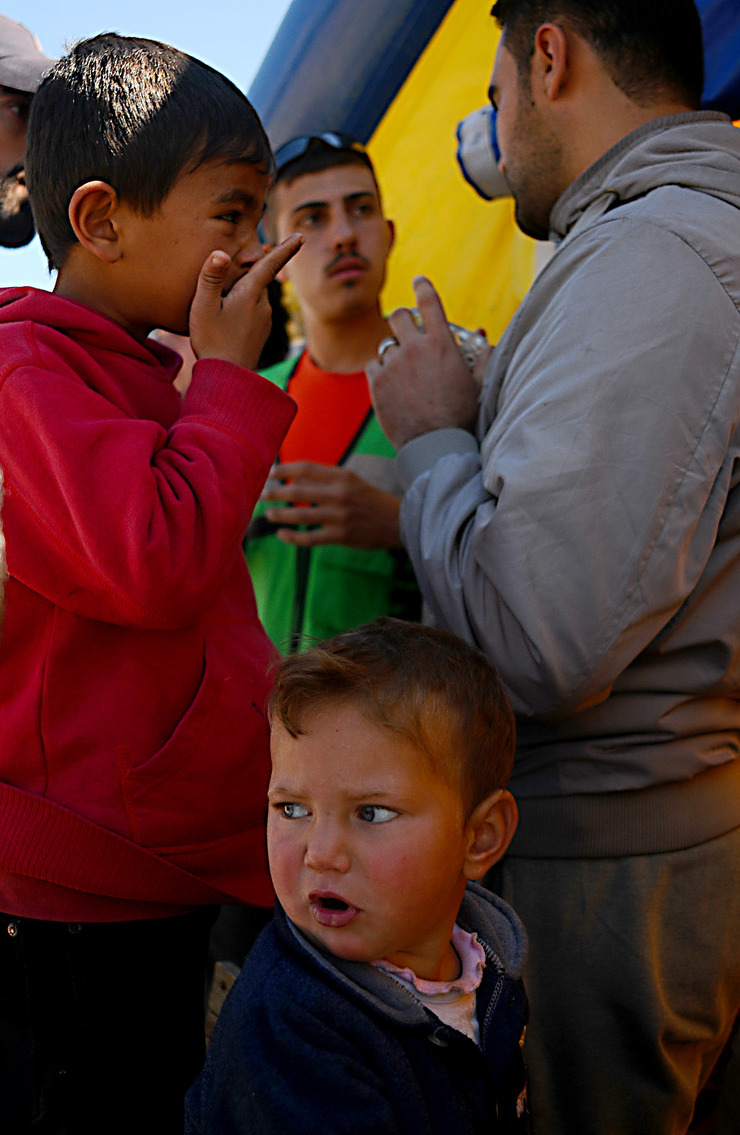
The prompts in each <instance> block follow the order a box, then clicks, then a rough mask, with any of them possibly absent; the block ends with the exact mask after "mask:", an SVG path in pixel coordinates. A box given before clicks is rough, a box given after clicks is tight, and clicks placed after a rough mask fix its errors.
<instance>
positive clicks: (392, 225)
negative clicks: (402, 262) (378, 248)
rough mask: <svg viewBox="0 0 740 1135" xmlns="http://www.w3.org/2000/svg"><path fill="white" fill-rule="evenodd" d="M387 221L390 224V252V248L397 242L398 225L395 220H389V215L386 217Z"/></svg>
mask: <svg viewBox="0 0 740 1135" xmlns="http://www.w3.org/2000/svg"><path fill="white" fill-rule="evenodd" d="M385 223H386V224H387V226H388V236H389V237H390V242H389V244H388V252H390V250H391V249H392V248H393V245H394V244H395V243H396V225H395V222H394V221H389V220H388V218H387V217H386V219H385Z"/></svg>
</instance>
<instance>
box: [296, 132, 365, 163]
mask: <svg viewBox="0 0 740 1135" xmlns="http://www.w3.org/2000/svg"><path fill="white" fill-rule="evenodd" d="M312 142H323V143H324V144H325V145H326V146H331V148H332V149H333V150H355V151H356V152H357V153H358V154H364V153H365V152H366V151H365V147H364V146H363V145H362V143H361V142H357V141H356V140H355V139H354V138H351V137H350V136H349V134H340V133H339V132H338V131H336V130H326V131H324V133H323V134H303V135H302V136H301V137H300V138H292V139H291V140H290V142H285V143H284V144H283V145H282V146H278V148H277V150H276V151H275V167H276V170H277V172H278V173H280V170H281V169H282V168H283V167H284V166H287V164H288V162H294V161H295V159H296V158H302V157H303V155H304V154H305V152H306V150H307V149H308V147H309V146H310V145H311V143H312Z"/></svg>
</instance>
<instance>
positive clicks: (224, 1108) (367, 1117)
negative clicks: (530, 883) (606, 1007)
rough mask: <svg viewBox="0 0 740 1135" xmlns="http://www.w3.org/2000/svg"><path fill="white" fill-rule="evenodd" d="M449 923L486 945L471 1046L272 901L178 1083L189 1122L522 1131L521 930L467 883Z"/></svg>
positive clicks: (276, 1131) (231, 1130)
mask: <svg viewBox="0 0 740 1135" xmlns="http://www.w3.org/2000/svg"><path fill="white" fill-rule="evenodd" d="M458 922H459V924H460V925H461V926H462V927H463V928H464V929H466V930H469V931H473V930H474V931H475V932H476V933H477V935H478V937H479V939H480V941H481V943H482V944H483V946H484V949H485V951H486V956H487V964H486V968H485V972H484V977H483V981H482V983H481V985H480V987H479V989H478V995H477V999H478V1020H479V1023H480V1039H481V1047H480V1048H479V1047H478V1046H477V1045H476V1044H474V1042H473V1041H472V1040H470V1039H469V1038H468V1037H466V1036H464V1035H463V1034H462V1033H460V1032H457V1031H456V1030H455V1029H452V1028H449V1027H447V1026H446V1025H444V1024H442V1022H441V1021H440V1020H439V1018H437V1017H435V1016H434V1014H432V1013H430V1012H429V1011H428V1010H427V1009H425V1008H424V1006H423V1005H422V1004H421V1002H420V1001H418V1000H417V999H416V998H415V997H413V996H412V995H411V994H410V993H408V992H407V991H406V990H405V989H404V988H403V987H402V986H401V985H399V983H398V982H396V981H394V980H393V978H391V977H389V976H388V975H387V974H385V973H382V972H380V971H379V970H377V969H375V968H374V967H373V966H371V965H369V964H367V963H363V962H347V961H343V960H342V959H340V958H335V957H334V956H333V955H328V954H324V953H323V952H321V951H319V950H318V949H316V948H315V947H314V946H313V945H312V944H311V943H310V942H308V941H307V940H306V939H305V938H304V937H303V935H301V934H300V932H299V931H298V930H297V929H296V928H295V926H294V925H293V924H292V923H291V922H290V920H289V919H288V918H287V917H286V916H285V914H284V912H283V911H282V909H281V908H280V907H279V906H277V907H276V910H275V919H274V921H273V922H272V923H271V924H270V925H269V926H268V927H267V929H266V930H264V931H263V933H262V934H261V936H260V938H259V939H258V941H257V943H256V944H255V946H254V948H253V949H252V951H251V953H250V955H249V957H248V958H247V961H246V962H245V965H244V968H243V969H242V972H241V974H240V975H239V978H238V980H237V981H236V983H235V985H234V987H233V989H232V991H231V993H230V994H229V996H228V998H227V999H226V1003H225V1004H224V1007H223V1009H222V1010H221V1014H220V1016H219V1020H218V1024H217V1026H216V1030H215V1033H214V1036H213V1039H212V1041H211V1045H210V1048H209V1051H208V1058H207V1060H206V1064H205V1068H204V1069H203V1072H202V1073H201V1075H200V1077H199V1079H198V1080H197V1081H196V1083H195V1084H194V1085H193V1087H192V1088H191V1089H190V1092H189V1093H188V1096H187V1100H186V1124H185V1130H186V1135H268V1133H269V1135H285V1132H290V1135H326V1133H327V1132H332V1135H343V1133H346V1135H363V1133H365V1132H367V1133H370V1132H372V1133H373V1135H379V1133H381V1132H382V1133H383V1135H392V1133H393V1132H397V1133H398V1135H453V1133H454V1135H468V1133H469V1135H473V1133H475V1135H481V1133H483V1132H486V1133H487V1135H488V1133H494V1132H495V1133H500V1132H507V1133H508V1132H517V1133H519V1132H526V1131H528V1130H529V1121H528V1117H527V1115H526V1103H525V1098H524V1091H525V1083H526V1073H525V1068H524V1062H523V1058H522V1050H521V1044H520V1042H521V1040H522V1036H523V1032H524V1027H525V1024H526V1019H527V1000H526V996H525V994H524V989H523V987H522V984H521V971H522V966H523V964H524V958H525V955H526V935H525V933H524V929H523V927H522V924H521V922H520V921H519V919H518V918H517V916H516V914H514V912H513V911H512V910H511V908H510V907H509V906H507V905H506V903H504V902H503V900H502V899H500V898H498V897H497V896H495V895H492V894H491V893H490V892H489V891H486V890H484V889H483V888H482V887H480V886H477V885H475V884H469V886H468V889H467V891H466V894H465V897H464V899H463V904H462V907H461V910H460V915H459V918H458Z"/></svg>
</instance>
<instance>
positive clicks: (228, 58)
mask: <svg viewBox="0 0 740 1135" xmlns="http://www.w3.org/2000/svg"><path fill="white" fill-rule="evenodd" d="M290 2H291V0H217V2H216V3H214V4H208V3H207V2H206V3H203V2H202V0H201V2H200V3H193V2H192V0H185V3H183V0H122V2H121V3H119V4H114V3H107V4H101V3H100V2H99V0H98V2H95V0H0V12H2V14H3V15H5V16H10V18H11V19H13V20H18V21H19V23H22V24H25V25H26V27H27V28H30V30H31V31H32V32H33V33H34V34H35V35H36V36H37V37H38V39H39V40H40V41H41V46H42V48H43V50H44V52H45V54H46V55H49V56H51V57H52V58H53V57H55V56H57V55H61V54H62V53H63V52H64V50H65V44H71V43H74V41H75V40H77V39H83V38H85V37H86V36H90V35H95V34H96V33H97V32H102V31H116V32H120V33H121V34H122V35H142V36H147V37H148V38H149V39H161V40H164V41H165V42H167V43H172V44H174V46H175V47H179V48H181V49H182V50H183V51H187V52H188V53H189V54H190V55H195V56H197V57H198V58H199V59H203V60H204V61H205V62H206V63H210V64H211V66H212V67H217V68H218V70H219V71H223V72H224V74H225V75H228V77H229V78H230V79H231V80H232V81H233V82H235V83H236V84H237V86H239V87H241V89H242V90H243V91H245V92H246V91H247V90H248V89H249V86H250V84H251V82H252V79H253V78H254V76H255V75H256V73H257V71H258V70H259V66H260V63H261V62H262V60H263V58H264V56H265V52H266V51H267V49H268V47H269V46H270V43H271V42H272V39H273V37H274V35H275V32H276V31H277V29H278V28H279V27H280V24H281V22H282V19H283V16H284V15H285V13H286V11H287V10H288V8H289V7H290ZM13 284H32V285H33V286H34V287H37V288H51V287H52V286H53V279H52V277H51V276H50V275H49V273H48V271H47V268H46V259H45V257H44V254H43V252H42V251H41V246H40V244H39V242H38V239H35V240H34V241H33V243H32V244H30V245H28V247H27V248H25V249H15V250H13V249H5V248H2V249H0V287H8V286H10V285H13Z"/></svg>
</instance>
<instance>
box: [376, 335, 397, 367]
mask: <svg viewBox="0 0 740 1135" xmlns="http://www.w3.org/2000/svg"><path fill="white" fill-rule="evenodd" d="M397 346H398V339H394V338H393V336H392V335H389V336H388V337H387V338H386V339H384V340H383V342H382V343H381V344H380V346H379V347H378V358H379V359H380V361H381V363H382V361H383V355H384V354H385V352H386V351H387V350H388V348H389V347H397Z"/></svg>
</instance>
